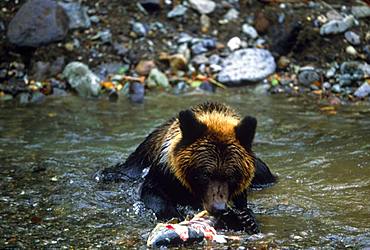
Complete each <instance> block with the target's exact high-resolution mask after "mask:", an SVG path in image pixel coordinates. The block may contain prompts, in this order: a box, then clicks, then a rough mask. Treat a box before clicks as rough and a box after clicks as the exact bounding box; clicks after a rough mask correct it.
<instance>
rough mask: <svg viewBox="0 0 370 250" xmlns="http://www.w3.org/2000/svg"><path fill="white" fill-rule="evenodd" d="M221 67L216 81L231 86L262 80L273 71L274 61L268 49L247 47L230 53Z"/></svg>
mask: <svg viewBox="0 0 370 250" xmlns="http://www.w3.org/2000/svg"><path fill="white" fill-rule="evenodd" d="M222 67H223V69H222V70H221V72H220V73H219V74H218V81H219V82H221V83H224V84H227V85H232V86H233V85H241V84H243V83H248V82H258V81H261V80H263V79H264V78H266V77H267V76H269V75H271V74H272V73H274V72H275V69H276V63H275V60H274V57H273V56H272V55H271V53H270V52H269V51H268V50H265V49H257V48H248V49H241V50H237V51H234V52H233V53H231V54H230V55H229V56H228V57H227V58H226V59H225V60H224V62H223V65H222Z"/></svg>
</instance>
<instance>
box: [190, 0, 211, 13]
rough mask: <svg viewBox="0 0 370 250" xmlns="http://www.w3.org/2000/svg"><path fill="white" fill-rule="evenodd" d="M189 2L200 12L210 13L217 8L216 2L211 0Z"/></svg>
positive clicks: (191, 0)
mask: <svg viewBox="0 0 370 250" xmlns="http://www.w3.org/2000/svg"><path fill="white" fill-rule="evenodd" d="M189 3H190V6H191V7H192V8H194V9H195V10H197V11H198V12H199V13H200V14H209V13H211V12H213V11H214V10H215V8H216V3H215V2H213V1H211V0H189Z"/></svg>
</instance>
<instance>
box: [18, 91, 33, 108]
mask: <svg viewBox="0 0 370 250" xmlns="http://www.w3.org/2000/svg"><path fill="white" fill-rule="evenodd" d="M30 99H31V95H30V94H29V93H20V94H18V95H17V100H18V102H19V104H21V105H25V104H28V103H29V102H30Z"/></svg>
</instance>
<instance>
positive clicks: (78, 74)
mask: <svg viewBox="0 0 370 250" xmlns="http://www.w3.org/2000/svg"><path fill="white" fill-rule="evenodd" d="M63 77H64V78H65V79H66V80H67V82H68V83H69V85H70V86H71V87H72V88H74V89H75V90H76V91H77V93H78V94H79V95H80V96H81V97H91V96H98V95H99V91H100V89H101V87H100V79H99V77H98V76H96V75H95V74H94V73H93V72H92V71H91V70H90V69H89V67H88V66H86V65H85V64H83V63H80V62H71V63H69V64H68V65H67V66H66V67H65V68H64V71H63Z"/></svg>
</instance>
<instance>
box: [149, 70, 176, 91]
mask: <svg viewBox="0 0 370 250" xmlns="http://www.w3.org/2000/svg"><path fill="white" fill-rule="evenodd" d="M146 83H147V86H148V88H155V87H161V88H164V89H167V88H169V87H170V83H169V81H168V79H167V76H166V75H165V74H164V73H162V72H161V71H160V70H159V69H157V68H154V69H152V70H151V71H150V74H149V76H148V79H147V81H146Z"/></svg>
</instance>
